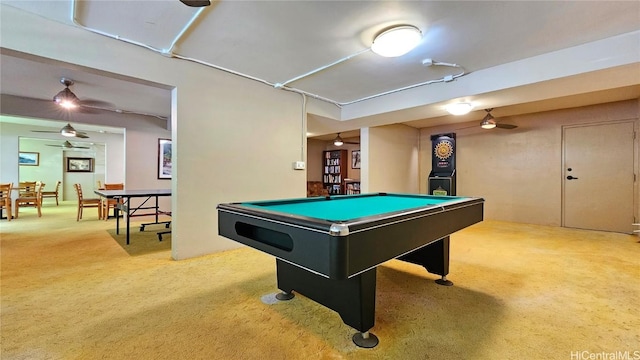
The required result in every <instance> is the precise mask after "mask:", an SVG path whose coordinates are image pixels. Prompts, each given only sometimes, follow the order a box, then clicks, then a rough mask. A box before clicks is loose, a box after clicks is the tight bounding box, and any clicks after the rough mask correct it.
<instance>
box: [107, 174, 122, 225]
mask: <svg viewBox="0 0 640 360" xmlns="http://www.w3.org/2000/svg"><path fill="white" fill-rule="evenodd" d="M103 189H104V190H124V184H123V183H119V184H104V186H103ZM119 202H122V199H106V198H103V199H102V216H104V220H105V221H106V220H109V209H115V207H116V205H118V203H119Z"/></svg>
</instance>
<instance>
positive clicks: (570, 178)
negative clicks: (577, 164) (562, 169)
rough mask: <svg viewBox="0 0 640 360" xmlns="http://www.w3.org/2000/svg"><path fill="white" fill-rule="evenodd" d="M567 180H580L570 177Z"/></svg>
mask: <svg viewBox="0 0 640 360" xmlns="http://www.w3.org/2000/svg"><path fill="white" fill-rule="evenodd" d="M567 180H578V178H577V177H573V176H571V175H569V176H567Z"/></svg>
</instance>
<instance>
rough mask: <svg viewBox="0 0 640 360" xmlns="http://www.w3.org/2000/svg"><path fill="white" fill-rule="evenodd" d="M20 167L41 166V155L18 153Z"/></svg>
mask: <svg viewBox="0 0 640 360" xmlns="http://www.w3.org/2000/svg"><path fill="white" fill-rule="evenodd" d="M18 165H25V166H38V165H40V153H37V152H24V151H20V152H19V153H18Z"/></svg>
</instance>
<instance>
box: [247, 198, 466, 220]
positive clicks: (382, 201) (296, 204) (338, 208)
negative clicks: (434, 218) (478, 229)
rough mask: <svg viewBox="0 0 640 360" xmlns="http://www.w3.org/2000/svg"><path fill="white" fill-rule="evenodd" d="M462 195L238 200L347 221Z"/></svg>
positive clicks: (311, 215) (282, 210)
mask: <svg viewBox="0 0 640 360" xmlns="http://www.w3.org/2000/svg"><path fill="white" fill-rule="evenodd" d="M462 199H465V198H463V197H455V196H432V195H416V194H378V193H376V194H361V195H340V196H331V197H313V198H303V199H289V200H276V201H254V202H245V203H242V205H244V206H247V207H252V208H256V209H263V210H270V211H276V212H280V213H285V214H290V215H296V216H304V217H310V218H316V219H322V220H329V221H348V220H352V219H357V218H363V217H369V216H376V215H382V214H387V213H393V212H397V211H406V210H410V209H414V208H416V209H417V208H424V207H428V206H440V205H442V204H445V203H451V202H455V201H457V200H462Z"/></svg>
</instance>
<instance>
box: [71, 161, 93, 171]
mask: <svg viewBox="0 0 640 360" xmlns="http://www.w3.org/2000/svg"><path fill="white" fill-rule="evenodd" d="M67 172H93V158H80V157H68V158H67Z"/></svg>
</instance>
